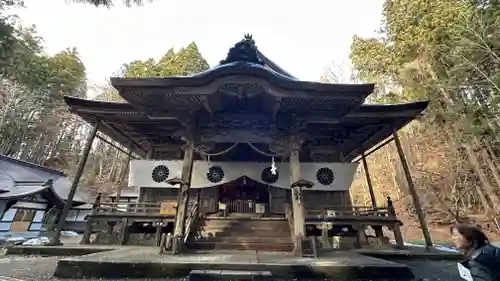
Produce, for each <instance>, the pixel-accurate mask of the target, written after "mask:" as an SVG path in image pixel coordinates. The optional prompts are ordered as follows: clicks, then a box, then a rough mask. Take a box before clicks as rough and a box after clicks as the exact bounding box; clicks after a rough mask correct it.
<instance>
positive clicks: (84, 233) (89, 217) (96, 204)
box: [80, 193, 101, 244]
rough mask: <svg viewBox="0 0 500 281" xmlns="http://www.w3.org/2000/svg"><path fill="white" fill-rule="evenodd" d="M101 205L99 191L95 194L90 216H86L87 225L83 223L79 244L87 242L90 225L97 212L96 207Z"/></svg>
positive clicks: (90, 229) (88, 241) (90, 230)
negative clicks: (83, 228)
mask: <svg viewBox="0 0 500 281" xmlns="http://www.w3.org/2000/svg"><path fill="white" fill-rule="evenodd" d="M100 205H101V193H99V194H97V197H96V198H95V201H94V204H93V205H92V211H90V216H88V218H87V225H85V230H84V231H83V236H82V240H81V241H80V244H89V243H90V235H91V234H92V226H93V224H94V215H95V214H96V213H97V208H99V206H100Z"/></svg>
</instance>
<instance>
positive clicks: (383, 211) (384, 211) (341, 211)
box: [306, 206, 391, 219]
mask: <svg viewBox="0 0 500 281" xmlns="http://www.w3.org/2000/svg"><path fill="white" fill-rule="evenodd" d="M389 216H391V215H390V212H389V209H388V208H372V207H364V206H353V207H346V206H331V207H330V206H329V207H327V208H325V209H324V210H306V218H308V219H313V218H316V219H322V218H336V217H389Z"/></svg>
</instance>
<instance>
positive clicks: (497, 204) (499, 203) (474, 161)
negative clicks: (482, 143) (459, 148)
mask: <svg viewBox="0 0 500 281" xmlns="http://www.w3.org/2000/svg"><path fill="white" fill-rule="evenodd" d="M463 147H464V148H465V151H466V153H467V157H468V158H469V162H470V164H471V165H472V168H473V169H474V171H475V173H476V175H477V176H478V178H479V181H480V182H481V185H482V186H483V188H484V190H485V192H486V194H487V196H488V197H489V198H490V200H491V203H492V205H493V210H494V211H495V212H500V199H499V198H498V196H497V195H496V194H495V188H494V187H493V186H492V185H491V183H490V182H489V181H488V178H487V177H486V175H485V174H484V171H483V169H482V168H481V164H480V163H479V160H478V158H477V155H476V152H475V151H474V149H473V148H472V147H471V146H470V145H469V144H464V145H463ZM477 191H478V194H479V197H480V199H481V202H482V203H483V205H484V207H485V210H486V212H488V211H491V210H492V208H491V205H490V204H489V203H487V202H488V200H487V199H486V198H485V196H484V194H482V190H481V188H479V187H477ZM483 197H484V198H483Z"/></svg>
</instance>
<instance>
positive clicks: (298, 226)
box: [290, 139, 306, 256]
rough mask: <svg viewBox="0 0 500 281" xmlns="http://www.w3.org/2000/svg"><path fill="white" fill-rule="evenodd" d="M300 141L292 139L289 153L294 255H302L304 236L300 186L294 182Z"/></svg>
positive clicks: (297, 166) (296, 179)
mask: <svg viewBox="0 0 500 281" xmlns="http://www.w3.org/2000/svg"><path fill="white" fill-rule="evenodd" d="M301 146H302V143H301V142H300V141H299V140H298V139H293V140H292V151H291V153H290V170H291V181H290V182H291V183H292V186H291V188H292V212H293V230H294V237H293V239H294V242H295V243H294V251H293V252H294V255H296V256H302V252H303V250H302V243H303V241H304V239H305V237H306V234H305V232H306V227H305V209H304V205H303V201H302V187H301V186H300V185H298V184H295V183H297V182H299V181H300V161H299V151H300V148H301Z"/></svg>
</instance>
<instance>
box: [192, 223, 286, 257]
mask: <svg viewBox="0 0 500 281" xmlns="http://www.w3.org/2000/svg"><path fill="white" fill-rule="evenodd" d="M201 223H202V225H201V226H200V227H199V229H198V237H192V236H191V238H190V241H189V242H188V247H189V248H192V249H219V250H231V249H234V250H261V251H292V250H293V243H292V239H291V237H290V228H289V226H288V221H287V220H284V219H283V220H221V219H205V221H203V222H201Z"/></svg>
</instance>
